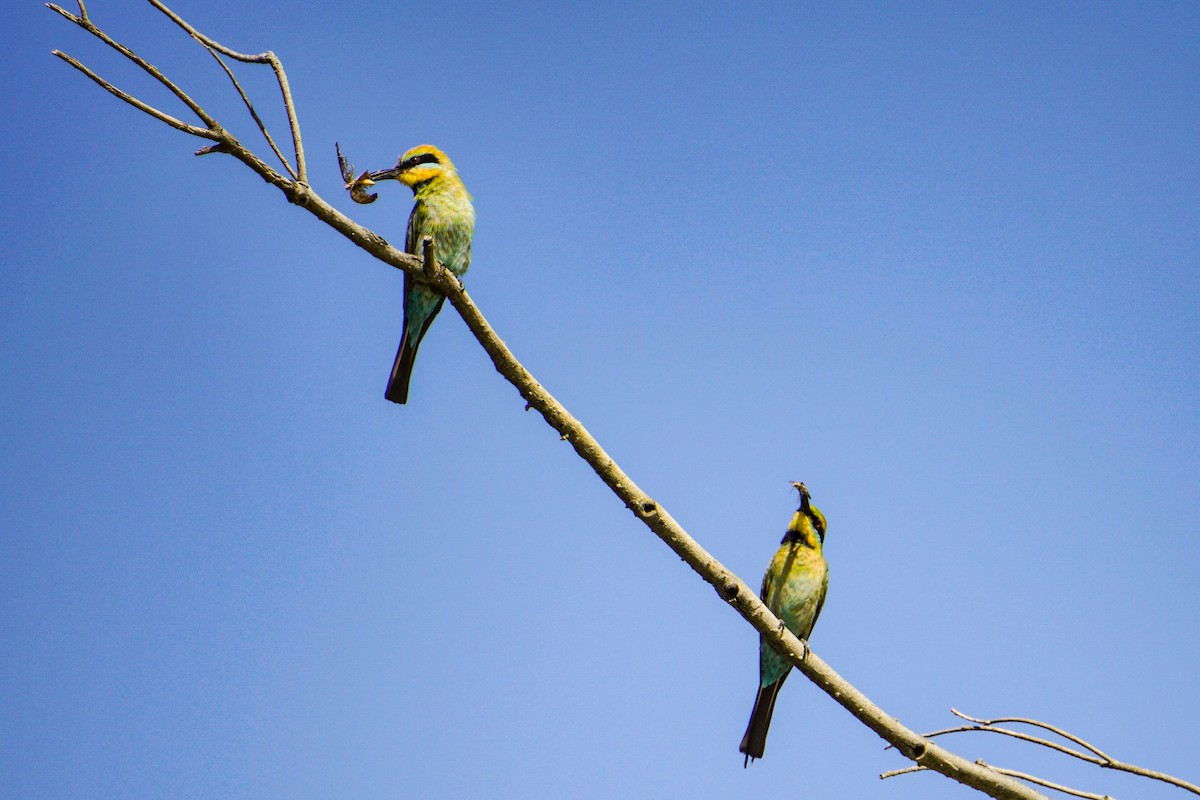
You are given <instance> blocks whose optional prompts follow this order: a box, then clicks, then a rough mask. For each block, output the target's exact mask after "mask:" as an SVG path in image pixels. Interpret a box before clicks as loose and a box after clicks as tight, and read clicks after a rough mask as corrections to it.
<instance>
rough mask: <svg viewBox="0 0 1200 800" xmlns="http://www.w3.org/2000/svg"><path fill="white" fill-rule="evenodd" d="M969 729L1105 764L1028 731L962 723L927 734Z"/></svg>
mask: <svg viewBox="0 0 1200 800" xmlns="http://www.w3.org/2000/svg"><path fill="white" fill-rule="evenodd" d="M968 731H982V732H983V733H999V734H1003V735H1004V736H1011V737H1013V738H1014V739H1021V740H1022V741H1026V742H1032V743H1034V744H1040V745H1042V746H1043V747H1049V748H1050V749H1052V750H1057V751H1059V752H1060V753H1066V754H1067V755H1069V756H1073V757H1075V758H1079V759H1082V760H1084V761H1090V762H1091V763H1093V764H1099V765H1101V766H1103V765H1104V761H1103V759H1099V758H1096V757H1095V756H1089V755H1088V754H1086V753H1081V752H1079V751H1078V750H1072V749H1071V748H1069V747H1066V746H1064V745H1061V744H1059V743H1058V742H1052V741H1050V740H1049V739H1043V738H1041V737H1039V736H1030V735H1029V734H1028V733H1021V732H1020V731H1010V730H1009V729H1007V728H995V727H992V726H990V725H960V726H958V727H956V728H943V729H942V730H940V731H932V732H930V733H927V734H925V736H926V737H927V738H929V739H933V738H935V737H938V736H943V735H945V734H947V733H965V732H968Z"/></svg>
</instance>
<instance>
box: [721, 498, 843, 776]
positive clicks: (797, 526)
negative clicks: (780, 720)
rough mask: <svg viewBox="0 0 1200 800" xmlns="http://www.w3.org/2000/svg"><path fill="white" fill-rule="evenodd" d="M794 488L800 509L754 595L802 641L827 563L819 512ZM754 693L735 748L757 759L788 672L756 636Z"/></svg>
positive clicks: (815, 613) (820, 598) (817, 607)
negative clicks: (752, 705) (756, 678)
mask: <svg viewBox="0 0 1200 800" xmlns="http://www.w3.org/2000/svg"><path fill="white" fill-rule="evenodd" d="M792 486H794V487H796V489H798V490H799V491H800V508H799V509H798V510H797V511H796V513H795V515H794V516H793V517H792V522H791V524H790V525H788V529H787V533H785V534H784V535H783V541H782V542H780V546H779V550H777V551H776V552H775V557H774V558H772V559H771V564H770V566H768V567H767V574H766V575H763V582H762V590H761V591H760V592H759V597H761V598H762V601H763V602H764V603H766V604H767V608H769V609H771V613H772V614H774V615H775V616H777V617H779V619H780V621H782V622H783V624H784V625H786V626H787V628H788V630H790V631H791V632H792V633H794V634H795V635H796V636H797V637H798V638H799V639H802V640H804V641H805V642H806V643H807V641H808V637H809V635H810V634H811V633H812V629H813V625H815V624H816V623H817V617H819V616H820V615H821V606H823V605H824V604H825V590H826V589H827V588H828V587H829V567H828V566H827V565H826V564H825V556H824V554H823V553H822V552H821V549H822V546H823V545H824V544H825V515H824V514H822V513H821V512H820V511H819V510H818V509H817V507H816V506H814V505H813V504H812V503H811V502H810V499H809V495H808V489H807V488H806V487H805V486H804V484H803V483H793V484H792ZM758 651H759V657H758V696H757V697H755V698H754V710H753V711H751V712H750V724H749V725H747V726H746V735H745V736H743V737H742V744H741V746H740V747H739V748H738V750H739V751H741V752H742V753H745V755H746V758H745V761H743V763H742V766H746V765H747V764H749V763H750V760H751V759H754V758H762V754H763V748H765V747H766V746H767V729H768V728H769V727H770V726H771V714H772V713H773V712H774V711H775V698H776V697H778V695H779V690H780V688H782V687H783V682H784V681H785V680H787V676H788V675H789V674H790V673H791V671H792V661H791V659H790V658H788V657H786V656H784V655H782V654H780V653H779V651H777V650H776V649H775V648H774V647H772V646H771V645H770V644H768V643H767V642H766V640H765V639H763V638H762V637H761V636H760V637H759V647H758Z"/></svg>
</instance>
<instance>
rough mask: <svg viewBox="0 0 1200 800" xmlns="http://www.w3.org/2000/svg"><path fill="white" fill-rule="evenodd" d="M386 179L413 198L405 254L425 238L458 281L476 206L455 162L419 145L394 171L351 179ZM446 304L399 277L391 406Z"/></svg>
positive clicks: (416, 251) (404, 390)
mask: <svg viewBox="0 0 1200 800" xmlns="http://www.w3.org/2000/svg"><path fill="white" fill-rule="evenodd" d="M339 157H340V151H339ZM388 178H395V179H396V180H398V181H400V182H401V183H403V184H404V185H405V186H407V187H409V188H410V189H412V190H413V196H414V197H415V198H416V201H415V202H414V203H413V210H412V214H410V215H409V217H408V235H407V237H406V238H405V243H404V250H405V252H408V253H412V254H413V255H415V256H420V255H421V240H422V239H424V238H425V237H426V236H430V237H432V238H433V244H434V253H435V255H436V257H437V260H438V261H439V262H441V264H442V265H443V266H444V267H445V268H446V269H448V270H450V271H451V272H452V273H454V274H455V275H456V276H459V277H461V276H462V274H463V273H464V272H466V271H467V267H469V266H470V265H471V236H472V235H473V234H474V233H475V207H474V206H472V205H471V195H470V194H468V193H467V187H465V186H463V182H462V179H461V178H459V177H458V170H457V169H455V168H454V163H453V162H452V161H451V160H450V159H449V158H448V157H447V156H446V154H445V153H443V152H442V151H441V150H439V149H437V148H436V147H434V146H433V145H430V144H423V145H420V146H418V147H414V148H413V149H411V150H409V151H408V152H407V153H405V154H404V155H402V156H400V160H399V161H398V162H396V166H395V167H393V168H391V169H386V170H381V171H379V172H372V173H369V177H366V176H364V177H363V178H360V179H359V180H357V181H355V182H354V187H351V188H360V187H363V186H370V185H372V184H373V183H375V182H376V181H380V180H386V179H388ZM348 186H349V184H348ZM371 199H374V198H373V197H372V198H371ZM359 202H362V201H359ZM368 202H369V201H368ZM445 300H446V298H445V296H443V295H441V294H438V293H437V292H435V291H433V290H432V289H430V288H429V287H428V286H426V285H425V284H423V283H421V282H419V281H418V280H417V279H416V278H414V277H413V276H412V275H410V274H409V273H407V272H406V273H404V333H403V335H402V336H401V338H400V348H399V349H398V350H397V351H396V360H395V362H394V363H393V364H392V374H391V376H390V377H389V378H388V384H387V391H386V392H385V393H384V396H385V397H386V398H387V399H388V400H391V401H392V402H393V403H405V402H407V401H408V382H409V379H410V378H411V377H412V369H413V362H414V361H415V360H416V357H417V348H418V347H420V346H421V340H422V339H424V338H425V334H426V332H427V331H428V330H429V326H430V324H432V323H433V318H434V317H436V316H437V313H438V312H439V311H441V310H442V303H443V302H445Z"/></svg>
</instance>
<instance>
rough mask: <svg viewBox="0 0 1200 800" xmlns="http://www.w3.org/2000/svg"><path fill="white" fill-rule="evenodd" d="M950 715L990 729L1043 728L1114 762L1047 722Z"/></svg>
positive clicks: (1100, 751) (958, 713)
mask: <svg viewBox="0 0 1200 800" xmlns="http://www.w3.org/2000/svg"><path fill="white" fill-rule="evenodd" d="M950 713H951V714H953V715H954V716H956V717H959V718H961V719H965V720H966V721H967V722H974V723H977V724H979V725H985V726H987V727H989V728H990V727H992V726H993V725H999V724H1000V723H1004V722H1015V723H1018V724H1021V725H1032V726H1034V727H1036V728H1041V729H1043V730H1047V731H1050V732H1051V733H1053V734H1055V735H1057V736H1061V737H1062V738H1064V739H1066V740H1067V741H1070V742H1074V743H1075V744H1077V745H1079V746H1080V747H1083V748H1086V749H1088V750H1091V751H1092V752H1093V753H1095V754H1096V756H1097V757H1098V758H1100V759H1102V760H1104V761H1112V759H1111V758H1109V757H1108V754H1107V753H1105V752H1104V751H1103V750H1101V749H1100V748H1098V747H1095V746H1093V745H1091V744H1088V743H1087V742H1085V741H1084V740H1083V739H1080V738H1079V737H1078V736H1076V735H1074V734H1072V733H1067V732H1066V731H1064V730H1062V729H1061V728H1056V727H1054V726H1053V725H1050V724H1048V723H1045V722H1038V721H1037V720H1036V719H1027V718H1025V717H997V718H996V719H976V718H975V717H972V716H969V715H967V714H964V713H962V712H961V711H959V710H958V709H956V708H952V709H950ZM1085 760H1086V759H1085Z"/></svg>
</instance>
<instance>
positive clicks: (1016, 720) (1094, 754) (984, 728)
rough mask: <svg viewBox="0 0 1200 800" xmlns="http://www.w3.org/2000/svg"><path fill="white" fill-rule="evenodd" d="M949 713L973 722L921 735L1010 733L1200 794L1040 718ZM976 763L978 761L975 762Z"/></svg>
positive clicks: (1193, 786) (1188, 785)
mask: <svg viewBox="0 0 1200 800" xmlns="http://www.w3.org/2000/svg"><path fill="white" fill-rule="evenodd" d="M950 713H952V714H954V716H956V717H959V718H960V719H965V720H966V721H967V722H971V723H974V724H973V725H960V726H957V727H954V728H943V729H942V730H937V731H932V732H930V733H927V734H925V738H927V739H933V738H935V737H938V736H944V735H946V734H949V733H966V732H969V731H979V732H982V733H995V734H999V735H1001V736H1010V737H1012V738H1014V739H1020V740H1021V741H1024V742H1030V743H1032V744H1036V745H1040V746H1042V747H1046V748H1049V749H1051V750H1056V751H1058V752H1060V753H1064V754H1066V755H1069V756H1071V757H1072V758H1077V759H1079V760H1080V761H1086V762H1088V763H1089V764H1095V765H1096V766H1098V767H1104V768H1105V769H1113V770H1117V771H1119V772H1128V773H1130V774H1131V775H1138V776H1140V777H1143V778H1150V779H1151V780H1156V781H1162V782H1163V783H1168V784H1170V785H1172V786H1177V787H1179V788H1180V789H1185V790H1187V791H1189V792H1191V793H1192V794H1197V795H1200V786H1197V785H1196V784H1194V783H1189V782H1188V781H1185V780H1183V779H1181V778H1176V777H1175V776H1174V775H1168V774H1166V773H1165V772H1158V771H1157V770H1152V769H1146V768H1145V767H1139V766H1137V765H1135V764H1127V763H1125V762H1124V761H1118V760H1117V759H1115V758H1113V757H1112V756H1110V755H1108V754H1107V753H1105V752H1104V751H1103V750H1101V749H1100V748H1098V747H1096V746H1095V745H1094V744H1091V743H1090V742H1088V741H1085V740H1084V739H1081V738H1080V737H1078V736H1076V735H1075V734H1073V733H1070V732H1069V731H1065V730H1063V729H1062V728H1059V727H1057V726H1054V725H1051V724H1050V723H1048V722H1041V721H1040V720H1036V719H1030V718H1028V717H997V718H995V719H980V718H978V717H972V716H970V715H968V714H964V713H962V712H961V711H959V710H958V709H955V708H952V709H950ZM1002 723H1012V724H1017V725H1029V726H1030V727H1034V728H1041V729H1042V730H1045V731H1050V732H1051V733H1053V734H1054V735H1055V736H1059V737H1061V738H1063V739H1066V740H1067V741H1069V742H1072V743H1073V744H1077V745H1079V746H1080V747H1082V748H1083V749H1084V750H1087V751H1089V752H1087V753H1084V752H1081V751H1079V750H1075V749H1073V748H1070V747H1067V746H1066V745H1062V744H1059V743H1058V742H1055V741H1052V740H1050V739H1045V738H1042V737H1040V736H1033V735H1032V734H1028V733H1022V732H1021V731H1014V730H1010V729H1008V728H1001V727H998V726H999V725H1000V724H1002ZM978 763H982V762H978ZM991 769H995V770H996V771H998V772H1002V773H1004V774H1006V775H1012V776H1013V777H1017V778H1021V779H1022V780H1028V781H1033V782H1034V783H1039V784H1041V785H1043V786H1048V787H1050V788H1052V789H1058V790H1059V791H1069V792H1070V793H1072V794H1079V793H1078V792H1075V791H1074V790H1067V789H1064V788H1062V787H1059V786H1057V785H1055V784H1052V783H1049V782H1046V781H1044V780H1042V779H1040V778H1033V777H1031V776H1028V775H1025V774H1021V773H1015V772H1013V771H1011V770H1002V769H1000V768H999V767H991ZM901 772H902V771H900V770H897V771H896V772H894V773H885V774H884V775H881V776H880V777H891V776H892V775H893V774H900V773H901ZM1079 796H1080V797H1101V796H1100V795H1092V794H1088V793H1086V792H1085V793H1082V794H1079Z"/></svg>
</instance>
